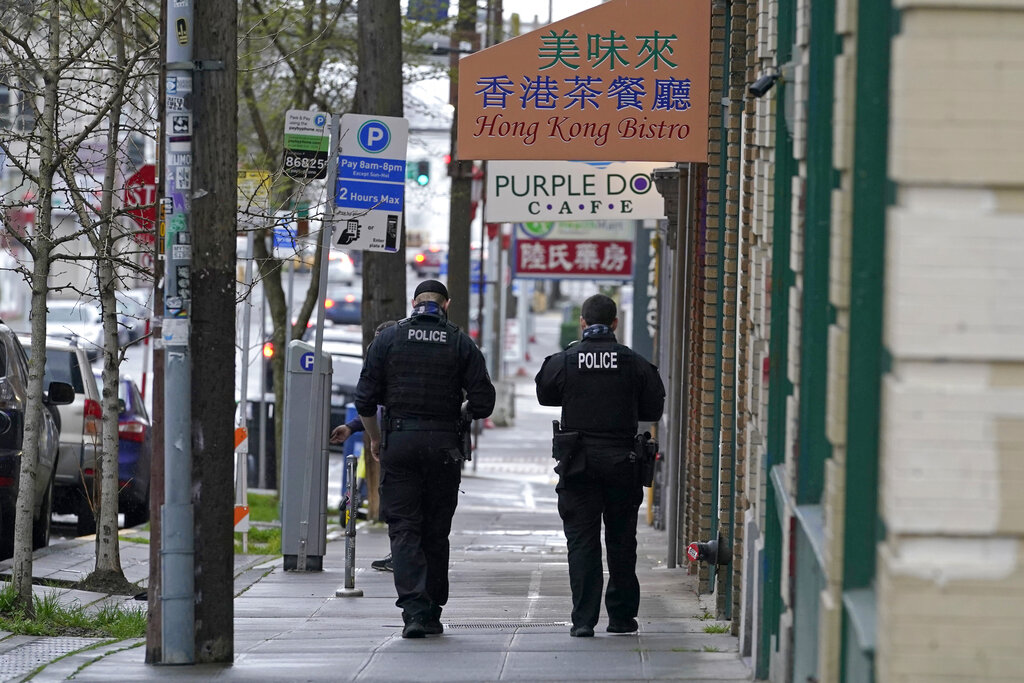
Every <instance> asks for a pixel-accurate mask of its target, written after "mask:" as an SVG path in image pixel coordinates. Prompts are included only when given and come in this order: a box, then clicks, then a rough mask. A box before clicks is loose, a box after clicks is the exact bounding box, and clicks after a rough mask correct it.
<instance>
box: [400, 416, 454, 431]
mask: <svg viewBox="0 0 1024 683" xmlns="http://www.w3.org/2000/svg"><path fill="white" fill-rule="evenodd" d="M387 430H388V431H389V432H403V431H404V432H414V431H421V432H457V431H458V430H459V423H458V420H421V419H420V418H418V417H392V418H388V421H387Z"/></svg>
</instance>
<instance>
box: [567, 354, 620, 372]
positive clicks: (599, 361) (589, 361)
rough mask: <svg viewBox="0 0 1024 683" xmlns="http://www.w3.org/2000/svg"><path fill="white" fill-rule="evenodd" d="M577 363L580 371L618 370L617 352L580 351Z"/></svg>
mask: <svg viewBox="0 0 1024 683" xmlns="http://www.w3.org/2000/svg"><path fill="white" fill-rule="evenodd" d="M577 358H579V360H578V361H577V362H578V363H579V365H578V366H577V367H579V368H580V369H587V370H618V368H619V353H618V351H582V352H581V353H580V354H579V356H577Z"/></svg>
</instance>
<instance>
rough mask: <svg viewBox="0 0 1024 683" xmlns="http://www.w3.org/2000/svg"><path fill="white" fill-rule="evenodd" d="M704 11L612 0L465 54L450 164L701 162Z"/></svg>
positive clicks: (672, 3) (689, 2)
mask: <svg viewBox="0 0 1024 683" xmlns="http://www.w3.org/2000/svg"><path fill="white" fill-rule="evenodd" d="M709 69H710V6H709V5H708V3H706V2H703V3H702V2H697V1H696V0H682V1H679V0H617V1H616V2H611V3H606V4H603V5H600V6H598V7H595V8H593V9H591V10H588V11H586V12H582V13H580V14H578V15H575V16H573V17H569V18H568V19H565V20H563V21H560V22H556V23H554V24H551V25H550V26H548V27H545V28H543V29H539V30H537V31H534V32H532V33H529V34H526V35H524V36H521V37H519V38H516V39H513V40H511V41H508V42H507V43H502V44H500V45H497V46H495V47H492V48H489V49H487V50H484V51H483V52H480V53H477V54H475V55H470V56H469V57H466V58H464V59H463V60H462V61H461V63H460V67H459V132H458V140H459V142H458V145H459V149H458V152H459V158H460V159H581V160H606V161H607V160H634V161H706V159H707V117H708V82H709Z"/></svg>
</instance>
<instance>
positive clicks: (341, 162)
mask: <svg viewBox="0 0 1024 683" xmlns="http://www.w3.org/2000/svg"><path fill="white" fill-rule="evenodd" d="M408 142H409V122H408V120H406V119H404V118H399V117H395V116H365V115H362V114H345V115H344V116H342V117H341V133H340V138H339V151H340V153H339V156H338V181H337V184H336V185H335V188H334V205H335V208H334V226H333V227H334V234H333V237H332V240H331V241H332V244H333V245H334V246H336V247H344V248H345V249H363V250H366V251H389V252H394V251H397V250H398V245H399V244H400V243H401V229H402V211H403V210H404V208H405V165H406V160H405V155H406V148H407V146H408Z"/></svg>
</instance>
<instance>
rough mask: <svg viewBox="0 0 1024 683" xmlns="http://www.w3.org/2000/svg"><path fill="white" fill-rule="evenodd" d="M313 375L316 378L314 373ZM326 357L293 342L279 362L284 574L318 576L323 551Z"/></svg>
mask: <svg viewBox="0 0 1024 683" xmlns="http://www.w3.org/2000/svg"><path fill="white" fill-rule="evenodd" d="M314 370H316V372H314ZM331 372H332V368H331V356H330V354H329V353H326V352H324V351H321V352H320V362H319V363H317V362H316V353H315V350H314V347H313V345H312V344H307V343H306V342H303V341H299V340H294V341H292V342H291V343H289V344H288V355H287V356H286V358H285V381H284V397H285V412H284V434H283V438H282V441H283V449H282V450H283V453H282V460H281V553H282V554H283V555H284V568H285V570H295V571H322V570H323V568H324V551H325V550H326V547H327V474H328V439H329V436H330V435H329V434H328V430H329V427H330V411H331Z"/></svg>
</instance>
